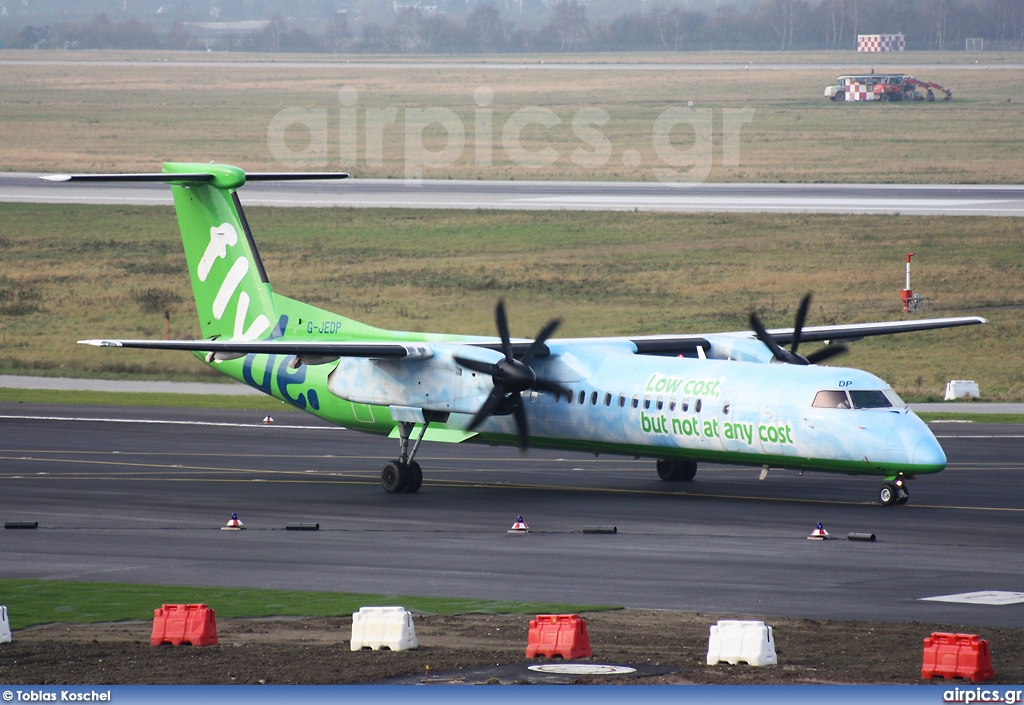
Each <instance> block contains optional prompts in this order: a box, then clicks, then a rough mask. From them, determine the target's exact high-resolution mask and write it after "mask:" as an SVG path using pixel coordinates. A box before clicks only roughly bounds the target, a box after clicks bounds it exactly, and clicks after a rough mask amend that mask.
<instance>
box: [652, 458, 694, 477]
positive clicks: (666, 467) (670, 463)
mask: <svg viewBox="0 0 1024 705" xmlns="http://www.w3.org/2000/svg"><path fill="white" fill-rule="evenodd" d="M657 467H658V477H660V478H661V479H662V480H665V482H689V481H690V480H692V479H693V477H694V475H696V474H697V463H696V461H694V460H680V459H678V458H673V459H671V460H664V459H662V460H659V461H658V463H657Z"/></svg>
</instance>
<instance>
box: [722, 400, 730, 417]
mask: <svg viewBox="0 0 1024 705" xmlns="http://www.w3.org/2000/svg"><path fill="white" fill-rule="evenodd" d="M728 415H729V402H725V403H724V404H722V416H728Z"/></svg>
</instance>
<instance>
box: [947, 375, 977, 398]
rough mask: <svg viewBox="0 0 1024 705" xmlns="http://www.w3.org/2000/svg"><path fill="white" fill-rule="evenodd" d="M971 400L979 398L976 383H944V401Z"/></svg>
mask: <svg viewBox="0 0 1024 705" xmlns="http://www.w3.org/2000/svg"><path fill="white" fill-rule="evenodd" d="M971 398H973V399H980V398H981V392H980V391H978V383H977V382H975V381H974V380H973V379H953V380H950V381H949V382H947V383H946V401H950V400H951V399H971Z"/></svg>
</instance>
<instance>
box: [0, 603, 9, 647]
mask: <svg viewBox="0 0 1024 705" xmlns="http://www.w3.org/2000/svg"><path fill="white" fill-rule="evenodd" d="M10 640H11V622H10V620H9V619H8V618H7V608H6V607H4V606H3V605H0V644H6V643H8V642H9V641H10Z"/></svg>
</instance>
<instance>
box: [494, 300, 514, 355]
mask: <svg viewBox="0 0 1024 705" xmlns="http://www.w3.org/2000/svg"><path fill="white" fill-rule="evenodd" d="M494 320H495V322H496V323H497V324H498V335H500V336H501V351H502V352H503V353H505V359H506V360H508V361H509V362H511V361H512V342H511V341H510V340H509V336H508V318H506V316H505V302H504V301H499V302H498V305H497V306H496V307H495V309H494Z"/></svg>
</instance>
